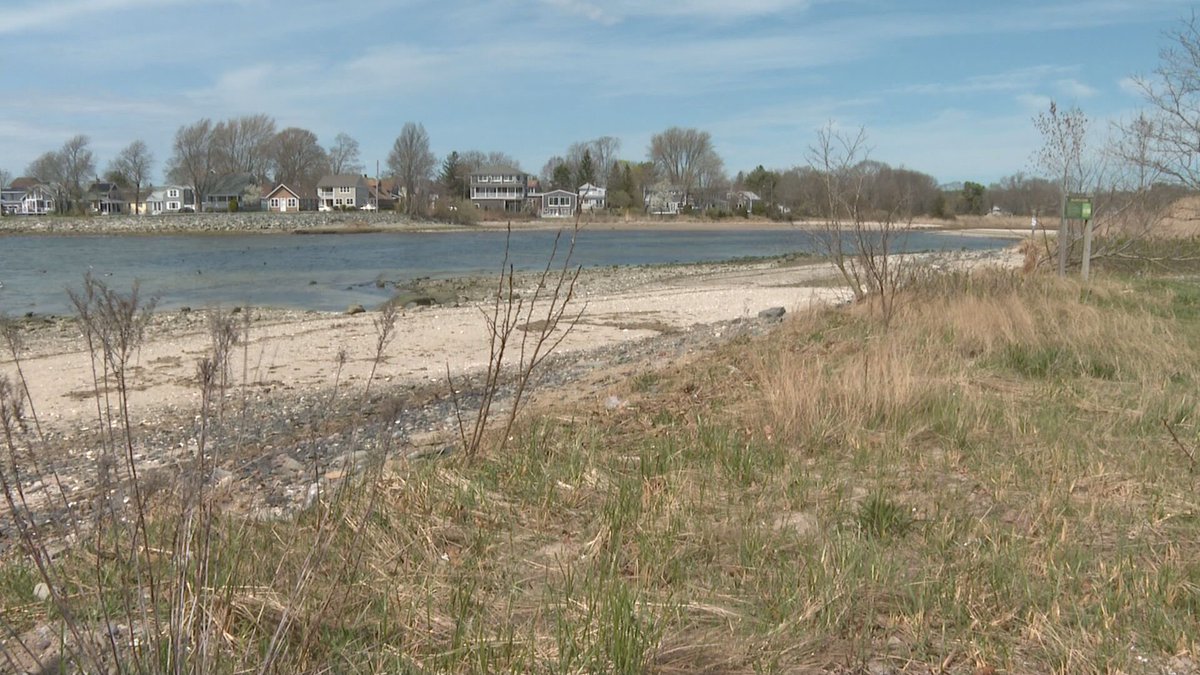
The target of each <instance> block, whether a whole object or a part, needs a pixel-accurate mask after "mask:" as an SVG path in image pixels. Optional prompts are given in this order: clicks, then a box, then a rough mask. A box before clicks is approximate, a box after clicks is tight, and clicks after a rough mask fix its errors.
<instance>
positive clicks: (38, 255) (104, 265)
mask: <svg viewBox="0 0 1200 675" xmlns="http://www.w3.org/2000/svg"><path fill="white" fill-rule="evenodd" d="M553 240H554V232H549V231H534V232H516V233H513V238H512V245H511V254H510V256H511V259H512V262H513V263H514V264H515V265H516V266H517V267H518V269H530V268H535V267H540V266H544V265H545V261H546V257H547V256H548V255H549V252H550V250H551V247H552V245H553ZM1007 243H1008V242H1006V241H1003V240H997V239H989V238H986V237H969V236H961V235H954V234H939V233H913V234H910V235H909V236H908V238H907V242H906V247H907V249H908V250H912V251H918V250H959V249H972V250H973V249H985V248H999V247H1002V246H1004V245H1006V244H1007ZM811 250H812V242H811V239H810V237H809V236H808V235H807V234H805V233H803V232H800V231H796V230H751V231H736V232H678V231H671V232H655V231H594V232H591V231H585V232H583V233H581V234H580V236H579V241H578V243H577V244H576V247H575V256H574V260H575V261H576V262H577V263H578V264H581V265H583V266H585V267H593V266H609V265H643V264H656V263H674V262H707V261H720V260H729V259H733V258H742V257H758V256H778V255H783V254H786V253H791V252H797V251H811ZM503 255H504V233H502V232H439V233H387V234H360V235H341V236H296V235H220V236H215V235H205V236H184V235H163V236H69V237H65V236H63V237H59V236H4V237H0V284H2V285H3V286H2V287H0V312H3V313H5V314H8V315H21V314H25V313H26V312H36V313H38V314H67V313H70V304H69V301H68V299H67V294H66V289H68V288H78V287H79V286H80V281H81V279H82V276H83V274H84V273H85V272H87V271H91V273H92V274H93V275H94V276H95V277H97V278H99V279H101V280H103V281H104V282H105V283H107V284H108V285H109V286H110V287H112V288H115V289H118V290H127V289H128V288H129V287H130V285H131V284H132V283H133V281H134V280H135V279H136V280H138V281H139V282H140V283H141V288H142V290H143V292H144V293H146V294H153V295H157V296H158V297H159V306H160V307H161V308H164V309H171V308H178V307H181V306H185V305H189V306H194V307H204V306H208V305H223V306H227V307H228V306H233V305H257V306H271V307H289V308H296V309H316V310H326V311H340V310H343V309H345V308H346V307H347V306H348V305H350V304H353V303H362V304H364V305H366V306H371V305H372V304H377V303H379V302H382V301H383V300H385V299H386V298H387V293H388V291H386V290H380V289H378V288H376V285H375V283H374V282H375V280H377V279H384V280H388V281H403V280H406V279H413V278H416V277H425V276H431V277H452V276H463V275H470V274H493V273H495V272H497V271H498V269H499V267H500V264H501V261H502V260H503Z"/></svg>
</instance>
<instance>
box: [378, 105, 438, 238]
mask: <svg viewBox="0 0 1200 675" xmlns="http://www.w3.org/2000/svg"><path fill="white" fill-rule="evenodd" d="M387 163H388V169H389V170H390V171H391V173H392V175H393V176H395V177H396V179H397V180H399V181H400V182H401V183H402V184H403V185H404V190H405V195H404V201H405V205H406V209H407V211H408V213H409V214H410V215H412V214H415V213H418V212H419V211H420V210H421V209H420V206H421V200H420V199H419V197H418V194H417V193H418V191H419V189H420V187H421V185H422V184H423V183H424V182H426V181H428V180H429V178H430V176H432V175H433V167H434V165H435V164H436V163H437V159H436V158H434V156H433V153H432V152H430V151H429V134H428V133H426V132H425V126H424V125H422V124H414V123H413V122H407V123H405V125H404V128H403V129H402V130H401V131H400V136H398V137H397V138H396V142H395V144H394V145H393V146H392V151H391V153H390V154H389V155H388V160H387Z"/></svg>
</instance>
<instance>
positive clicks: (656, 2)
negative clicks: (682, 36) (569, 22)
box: [541, 0, 813, 25]
mask: <svg viewBox="0 0 1200 675" xmlns="http://www.w3.org/2000/svg"><path fill="white" fill-rule="evenodd" d="M541 2H542V3H543V4H545V5H547V6H549V7H551V8H553V9H557V10H560V11H563V12H566V13H568V14H572V15H575V16H582V17H584V18H587V19H588V20H591V21H595V22H597V23H602V24H606V25H613V24H616V23H619V22H621V21H625V20H631V19H637V18H680V17H691V18H697V19H718V20H729V19H744V18H754V17H760V16H769V15H774V14H783V13H796V12H802V11H804V10H806V9H808V8H809V7H810V6H811V5H812V4H813V2H812V0H541Z"/></svg>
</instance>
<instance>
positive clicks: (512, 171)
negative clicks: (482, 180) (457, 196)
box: [471, 164, 526, 176]
mask: <svg viewBox="0 0 1200 675" xmlns="http://www.w3.org/2000/svg"><path fill="white" fill-rule="evenodd" d="M496 174H499V175H507V176H514V175H515V176H524V175H526V174H525V172H524V171H521V170H520V169H517V168H513V167H511V166H505V165H503V164H497V165H495V166H481V167H479V168H478V169H476V170H475V171H472V172H471V175H472V176H488V175H496Z"/></svg>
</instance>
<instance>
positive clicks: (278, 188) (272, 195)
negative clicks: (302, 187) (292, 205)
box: [266, 183, 300, 199]
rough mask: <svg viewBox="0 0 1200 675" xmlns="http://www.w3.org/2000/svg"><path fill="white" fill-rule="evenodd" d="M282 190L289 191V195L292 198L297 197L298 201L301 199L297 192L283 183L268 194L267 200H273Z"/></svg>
mask: <svg viewBox="0 0 1200 675" xmlns="http://www.w3.org/2000/svg"><path fill="white" fill-rule="evenodd" d="M280 190H287V193H288V194H290V195H291V196H293V197H295V198H296V199H299V198H300V195H299V194H297V193H296V191H295V190H293V189H292V188H290V187H288V186H286V185H284V184H283V183H280V184H279V185H277V186H275V189H274V190H271V191H270V192H268V193H267V196H266V199H271V198H272V197H274V196H275V193H277V192H279V191H280Z"/></svg>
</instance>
